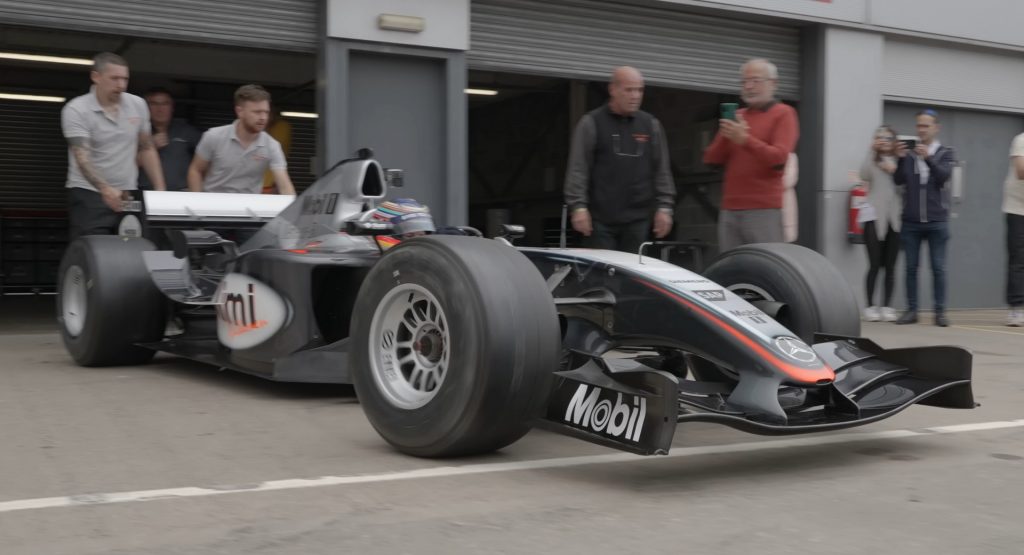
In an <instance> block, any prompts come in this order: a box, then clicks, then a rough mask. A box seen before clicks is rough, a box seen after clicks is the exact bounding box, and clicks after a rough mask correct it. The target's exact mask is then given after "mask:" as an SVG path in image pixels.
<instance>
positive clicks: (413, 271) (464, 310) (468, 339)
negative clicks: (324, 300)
mask: <svg viewBox="0 0 1024 555" xmlns="http://www.w3.org/2000/svg"><path fill="white" fill-rule="evenodd" d="M560 345H561V337H560V332H559V327H558V318H557V315H556V313H555V307H554V302H553V301H552V299H551V295H550V293H549V292H548V289H547V285H546V284H545V282H544V279H543V278H542V277H541V275H540V273H539V272H538V271H537V270H536V268H535V266H534V265H533V264H532V263H530V262H529V260H527V259H526V257H524V256H523V255H522V254H521V253H519V252H518V251H517V250H516V249H514V248H512V247H509V246H507V245H502V244H499V243H498V242H496V241H489V240H485V239H479V238H473V237H458V236H432V237H423V238H417V239H413V240H409V241H406V242H404V243H402V244H401V245H399V246H398V247H395V248H394V249H392V250H391V251H389V252H388V253H387V254H386V255H385V256H384V257H382V259H381V260H380V262H378V263H377V265H376V266H374V268H373V269H372V270H371V272H370V273H369V275H368V276H367V278H366V280H365V281H364V283H363V286H362V288H361V289H360V291H359V296H358V299H357V301H356V307H355V310H354V313H353V320H352V347H351V364H352V378H353V383H354V386H355V389H356V393H357V395H358V396H359V401H360V403H361V404H362V406H363V411H364V412H365V413H366V416H367V418H368V419H369V420H370V423H371V424H372V425H373V427H374V428H375V429H376V430H377V432H378V433H379V434H380V435H381V436H382V437H383V438H384V439H385V440H386V441H388V442H389V443H390V444H392V445H393V446H395V447H396V448H397V449H399V450H400V451H402V452H405V453H408V454H412V455H416V456H422V457H449V456H459V455H469V454H475V453H484V452H488V451H493V450H496V449H500V448H502V447H504V446H506V445H508V444H510V443H512V442H514V441H516V440H517V439H519V438H520V437H522V436H523V435H524V434H526V432H527V431H529V429H530V425H531V422H532V420H534V419H535V418H537V417H538V416H540V415H541V413H542V411H543V408H544V406H545V403H546V401H547V398H548V393H549V389H550V383H551V378H552V373H553V372H554V371H555V370H557V367H558V360H559V353H560V350H559V349H560Z"/></svg>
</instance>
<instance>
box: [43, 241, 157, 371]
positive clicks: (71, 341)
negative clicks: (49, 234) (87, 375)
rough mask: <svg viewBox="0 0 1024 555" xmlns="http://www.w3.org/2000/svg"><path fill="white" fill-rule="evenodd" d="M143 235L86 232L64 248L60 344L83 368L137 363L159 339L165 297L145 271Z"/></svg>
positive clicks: (150, 352) (145, 358)
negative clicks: (86, 234)
mask: <svg viewBox="0 0 1024 555" xmlns="http://www.w3.org/2000/svg"><path fill="white" fill-rule="evenodd" d="M153 249H154V247H153V244H152V243H150V242H149V241H147V240H145V239H138V238H126V237H116V236H101V235H90V236H86V237H82V238H80V239H77V240H76V241H74V242H73V243H71V245H69V246H68V250H67V251H66V252H65V253H64V258H63V259H62V260H61V264H60V270H59V274H58V289H57V322H58V324H59V325H60V331H61V336H62V338H63V340H64V346H65V347H66V348H67V351H68V353H70V354H71V358H73V359H74V360H75V362H77V363H78V364H80V365H82V366H117V365H123V364H140V363H143V362H146V361H148V360H150V359H151V358H153V354H154V351H153V350H151V349H146V348H144V347H139V346H138V345H137V344H138V343H147V342H152V341H158V340H159V339H160V338H161V337H162V335H163V331H164V326H165V323H166V322H165V308H166V305H165V299H164V297H163V295H161V294H160V292H159V291H158V290H157V288H156V286H155V285H154V284H153V280H152V279H151V278H150V276H149V273H148V272H147V271H146V266H145V263H144V262H143V260H142V253H143V252H144V251H147V250H153Z"/></svg>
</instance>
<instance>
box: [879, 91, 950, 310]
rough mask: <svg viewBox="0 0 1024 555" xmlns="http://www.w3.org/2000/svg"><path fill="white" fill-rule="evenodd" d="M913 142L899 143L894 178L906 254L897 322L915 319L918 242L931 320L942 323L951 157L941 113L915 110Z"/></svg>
mask: <svg viewBox="0 0 1024 555" xmlns="http://www.w3.org/2000/svg"><path fill="white" fill-rule="evenodd" d="M916 127H917V136H918V141H917V145H915V146H914V148H913V150H910V149H908V148H907V146H908V145H907V144H906V143H905V142H901V143H900V144H899V145H898V147H897V151H896V152H897V155H898V156H899V164H898V165H897V168H896V173H894V174H893V176H892V177H893V181H894V182H895V183H896V184H897V185H903V186H904V190H903V218H902V219H903V222H902V232H901V235H900V239H901V242H902V243H903V251H904V252H905V253H906V257H907V259H906V267H907V274H906V291H907V310H906V312H904V313H903V315H901V316H900V318H899V319H898V320H897V321H896V323H897V324H914V323H917V308H918V305H917V266H918V262H919V260H920V257H921V243H922V242H927V243H928V254H929V255H930V258H931V267H932V291H933V293H934V296H935V325H936V326H941V327H946V326H948V325H949V319H948V318H947V317H946V243H947V242H948V241H949V198H950V197H949V188H948V186H947V184H948V181H949V178H950V176H951V175H952V173H953V166H954V164H955V157H954V154H953V149H952V148H950V147H947V146H943V145H942V144H941V143H939V138H938V137H939V114H938V113H937V112H936V111H935V110H930V109H929V110H922V111H920V112H918V113H917V124H916Z"/></svg>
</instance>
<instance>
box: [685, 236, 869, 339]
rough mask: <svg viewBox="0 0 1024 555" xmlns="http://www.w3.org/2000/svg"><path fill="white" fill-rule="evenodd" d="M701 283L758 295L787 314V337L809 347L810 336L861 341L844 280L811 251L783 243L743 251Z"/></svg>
mask: <svg viewBox="0 0 1024 555" xmlns="http://www.w3.org/2000/svg"><path fill="white" fill-rule="evenodd" d="M704 275H705V277H707V278H708V279H711V280H712V281H714V282H716V283H718V284H719V285H722V286H724V287H726V288H729V289H733V288H734V287H735V286H736V285H739V284H750V285H754V286H756V287H759V288H761V289H763V290H764V291H765V292H766V293H768V294H769V295H771V296H772V297H773V298H774V300H775V301H778V302H783V303H786V305H787V309H788V310H789V311H790V315H789V320H790V322H789V325H790V331H792V332H793V333H794V334H795V335H797V336H798V337H800V338H801V339H803V340H804V341H806V342H808V343H812V342H813V340H814V334H815V333H819V332H820V333H827V334H837V335H851V336H857V335H860V316H859V312H858V306H857V299H856V296H855V295H854V294H853V290H852V289H851V287H850V285H849V283H847V281H846V279H845V278H844V277H843V275H842V274H841V273H840V272H839V271H838V270H837V269H836V268H835V266H833V265H832V263H831V262H829V260H828V259H826V258H825V257H824V256H822V255H821V254H819V253H818V252H816V251H813V250H811V249H808V248H806V247H801V246H799V245H793V244H787V243H760V244H752V245H745V246H743V247H739V248H737V249H734V250H731V251H727V252H725V253H723V254H722V255H721V256H719V257H718V258H717V259H716V260H715V261H714V262H712V263H711V264H710V265H709V266H708V268H707V269H706V271H705V272H704Z"/></svg>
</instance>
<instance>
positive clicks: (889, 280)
mask: <svg viewBox="0 0 1024 555" xmlns="http://www.w3.org/2000/svg"><path fill="white" fill-rule="evenodd" d="M864 245H865V246H866V247H867V248H868V275H867V284H866V285H867V293H868V297H867V298H868V306H876V305H875V303H874V300H875V283H876V281H877V280H878V273H879V271H882V270H884V271H885V278H884V281H883V283H884V288H883V290H882V303H881V305H880V306H892V305H891V304H890V301H892V292H893V289H894V288H895V285H896V274H895V273H894V272H895V269H896V258H897V257H898V256H899V254H900V233H899V232H898V231H893V229H892V226H889V229H888V230H886V233H885V239H879V238H878V232H877V231H876V230H875V222H865V225H864Z"/></svg>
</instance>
